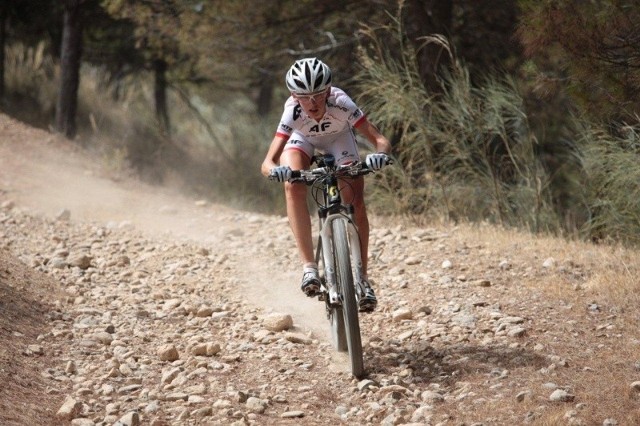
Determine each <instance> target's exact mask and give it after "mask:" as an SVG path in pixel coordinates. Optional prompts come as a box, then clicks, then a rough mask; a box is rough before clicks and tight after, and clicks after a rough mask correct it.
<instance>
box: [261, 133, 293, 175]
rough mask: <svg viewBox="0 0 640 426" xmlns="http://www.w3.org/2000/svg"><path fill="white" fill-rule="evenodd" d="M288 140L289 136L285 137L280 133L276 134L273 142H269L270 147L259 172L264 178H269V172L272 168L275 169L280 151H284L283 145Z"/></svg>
mask: <svg viewBox="0 0 640 426" xmlns="http://www.w3.org/2000/svg"><path fill="white" fill-rule="evenodd" d="M288 140H289V136H285V135H283V134H281V133H277V134H276V135H275V136H274V138H273V140H272V141H271V145H270V146H269V150H268V151H267V155H266V156H265V158H264V161H263V162H262V167H261V169H260V171H261V172H262V174H263V175H264V176H269V172H271V169H273V168H274V167H277V166H278V165H279V162H280V155H281V154H282V150H283V149H284V145H285V144H286V143H287V141H288Z"/></svg>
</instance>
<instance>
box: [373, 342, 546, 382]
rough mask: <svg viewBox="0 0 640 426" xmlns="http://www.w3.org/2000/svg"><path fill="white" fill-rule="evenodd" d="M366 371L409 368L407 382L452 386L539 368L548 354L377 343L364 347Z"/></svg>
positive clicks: (386, 372)
mask: <svg viewBox="0 0 640 426" xmlns="http://www.w3.org/2000/svg"><path fill="white" fill-rule="evenodd" d="M365 359H366V363H367V373H368V374H369V375H371V376H373V375H382V376H394V375H398V374H400V373H401V371H403V370H411V374H410V377H409V378H408V381H412V380H415V379H416V378H419V379H421V381H422V382H424V383H440V384H443V385H452V384H455V383H456V382H458V381H464V380H469V378H470V377H471V376H483V377H485V378H487V377H493V378H499V377H501V375H503V374H505V370H508V371H515V370H518V369H522V368H530V369H535V370H537V369H540V368H542V367H545V366H547V365H548V364H549V360H548V358H547V357H545V356H543V355H540V354H538V353H536V352H534V351H533V350H531V349H524V348H515V349H514V348H509V347H505V346H499V345H494V346H480V345H477V344H473V343H469V342H465V343H446V342H443V343H441V344H440V347H435V345H432V344H429V343H426V342H425V343H415V342H410V343H409V342H407V343H402V344H396V343H394V342H380V343H379V345H372V346H369V347H367V348H366V353H365Z"/></svg>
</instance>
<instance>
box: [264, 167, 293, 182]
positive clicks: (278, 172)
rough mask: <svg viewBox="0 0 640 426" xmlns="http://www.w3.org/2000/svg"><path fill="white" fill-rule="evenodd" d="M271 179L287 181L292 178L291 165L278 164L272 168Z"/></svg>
mask: <svg viewBox="0 0 640 426" xmlns="http://www.w3.org/2000/svg"><path fill="white" fill-rule="evenodd" d="M269 179H271V180H275V181H278V182H286V181H288V180H289V179H291V167H289V166H278V167H274V168H273V169H271V171H270V172H269Z"/></svg>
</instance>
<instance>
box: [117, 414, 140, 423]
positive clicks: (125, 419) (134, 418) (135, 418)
mask: <svg viewBox="0 0 640 426" xmlns="http://www.w3.org/2000/svg"><path fill="white" fill-rule="evenodd" d="M139 425H140V415H139V414H138V413H137V412H135V411H132V412H130V413H127V414H125V415H124V416H122V417H120V419H118V421H117V422H115V423H114V424H113V426H139Z"/></svg>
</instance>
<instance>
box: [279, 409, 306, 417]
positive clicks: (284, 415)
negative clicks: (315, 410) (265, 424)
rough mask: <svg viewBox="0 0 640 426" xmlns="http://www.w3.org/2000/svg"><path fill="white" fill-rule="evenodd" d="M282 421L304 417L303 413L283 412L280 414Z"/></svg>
mask: <svg viewBox="0 0 640 426" xmlns="http://www.w3.org/2000/svg"><path fill="white" fill-rule="evenodd" d="M280 417H282V418H283V419H293V418H297V417H304V411H285V412H284V413H282V414H280Z"/></svg>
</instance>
